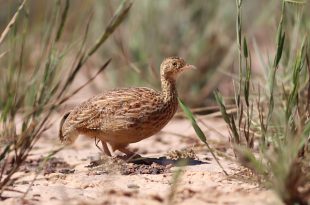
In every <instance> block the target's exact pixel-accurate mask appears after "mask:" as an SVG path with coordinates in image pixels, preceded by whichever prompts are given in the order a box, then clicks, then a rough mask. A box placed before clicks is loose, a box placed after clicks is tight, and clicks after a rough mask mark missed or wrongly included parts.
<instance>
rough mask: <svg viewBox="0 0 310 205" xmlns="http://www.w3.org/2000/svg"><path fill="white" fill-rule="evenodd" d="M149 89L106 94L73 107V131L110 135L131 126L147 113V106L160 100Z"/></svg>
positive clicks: (71, 118)
mask: <svg viewBox="0 0 310 205" xmlns="http://www.w3.org/2000/svg"><path fill="white" fill-rule="evenodd" d="M159 95H160V94H159V93H158V92H156V91H154V90H152V89H149V88H130V89H120V90H113V91H109V92H105V93H103V94H101V95H99V96H95V97H93V98H91V99H89V100H88V101H86V102H84V103H82V104H81V105H80V106H78V107H76V108H75V109H74V110H73V112H71V113H70V116H69V117H70V119H69V120H70V121H71V123H70V124H74V127H75V128H83V129H91V130H100V131H103V132H105V131H106V132H113V131H118V130H123V129H126V128H128V127H131V126H132V125H134V124H135V123H137V122H138V121H139V119H140V117H141V116H144V115H146V114H147V112H149V111H150V109H149V107H148V106H146V105H147V104H150V103H152V102H153V101H157V102H158V100H160V98H159Z"/></svg>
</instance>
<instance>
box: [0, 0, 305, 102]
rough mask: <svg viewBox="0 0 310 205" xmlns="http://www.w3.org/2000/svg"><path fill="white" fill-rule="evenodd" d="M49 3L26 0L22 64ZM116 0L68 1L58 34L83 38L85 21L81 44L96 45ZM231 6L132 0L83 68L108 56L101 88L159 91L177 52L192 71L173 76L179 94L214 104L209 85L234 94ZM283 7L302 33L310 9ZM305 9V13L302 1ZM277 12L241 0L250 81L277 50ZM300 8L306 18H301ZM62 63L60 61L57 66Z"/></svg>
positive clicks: (0, 15) (267, 3)
mask: <svg viewBox="0 0 310 205" xmlns="http://www.w3.org/2000/svg"><path fill="white" fill-rule="evenodd" d="M55 2H57V1H56V0H55V1H47V0H45V1H44V0H29V1H28V3H27V7H26V8H27V10H28V11H29V12H28V15H29V25H30V33H31V35H29V36H30V38H28V40H27V42H26V45H25V47H26V50H27V53H26V55H25V56H26V57H25V58H26V59H25V61H26V62H27V65H28V67H29V69H34V67H35V65H34V64H35V62H36V61H35V60H34V59H35V58H36V56H37V55H38V53H39V52H40V51H39V49H36V48H37V47H36V42H37V39H38V38H42V28H44V26H45V24H46V21H49V20H50V19H49V16H50V15H51V12H53V11H52V9H51V8H52V7H53V5H54V4H55ZM120 2H121V1H116V0H105V1H101V0H74V1H70V9H69V13H68V20H67V22H66V25H65V35H64V36H63V37H62V39H61V41H62V43H63V44H64V46H66V45H67V44H68V43H67V42H70V43H72V42H73V43H74V42H75V41H81V32H83V30H85V25H86V23H87V22H88V21H89V19H90V18H91V21H90V35H89V37H88V39H87V41H89V42H94V41H95V39H96V38H97V37H98V36H99V34H100V33H101V32H102V30H104V28H105V26H106V25H107V23H108V21H109V19H110V18H111V17H112V15H113V12H114V11H115V10H116V9H117V6H118V5H119V3H120ZM61 3H63V2H61ZM18 4H19V1H14V0H10V1H7V0H1V1H0V5H1V6H0V30H1V31H2V30H3V29H4V27H5V26H6V24H7V23H8V21H9V20H10V18H11V17H12V15H13V14H14V12H15V11H16V9H17V7H18ZM235 7H236V6H235V1H234V0H194V1H188V0H177V1H176V0H174V1H172V0H135V1H134V4H133V7H132V9H131V10H130V13H129V16H128V17H127V18H126V20H125V21H124V22H123V23H122V24H121V26H120V27H119V28H117V30H116V32H114V34H113V37H112V38H109V39H108V41H107V43H105V44H104V45H103V46H102V47H101V48H100V52H98V53H97V54H96V56H95V57H94V58H91V59H90V62H88V63H87V65H86V68H84V69H85V70H86V73H87V72H91V71H92V70H96V69H98V67H100V65H101V64H102V63H103V62H104V60H106V59H108V58H110V57H112V59H113V60H112V63H111V65H110V66H109V68H108V69H107V70H106V71H105V72H104V73H103V74H101V75H100V76H99V78H101V79H102V83H103V84H105V88H106V87H109V88H114V87H127V86H150V87H154V88H157V89H159V88H160V81H159V65H160V63H161V62H162V60H163V59H164V58H166V57H169V56H180V57H182V58H184V59H185V60H186V61H187V62H188V63H191V64H194V65H196V66H197V68H198V70H197V71H195V72H190V73H187V74H185V75H183V76H182V77H181V79H180V80H179V82H178V90H179V95H180V97H181V98H182V99H184V100H185V102H186V103H187V104H189V105H190V106H191V107H198V106H208V105H212V104H214V100H213V94H212V92H213V90H214V89H216V88H219V90H220V91H221V92H222V93H223V94H224V95H226V96H232V95H233V94H232V93H233V86H232V80H234V79H237V78H238V77H237V75H236V73H237V71H238V61H237V59H238V57H237V55H238V51H237V46H236V26H235V18H236V8H235ZM294 7H296V8H294ZM289 9H290V10H296V9H297V10H298V12H295V11H294V12H291V14H290V12H287V15H288V18H287V21H288V22H287V23H286V28H285V29H287V30H289V29H294V28H295V27H296V26H295V23H294V22H295V20H294V19H296V18H300V17H301V18H303V20H302V21H301V22H302V23H301V25H299V31H300V30H304V31H305V32H308V31H309V27H310V22H309V19H310V12H305V11H303V10H302V9H301V8H300V7H298V8H297V6H292V8H289ZM303 9H304V10H308V11H309V10H310V5H309V3H308V2H307V3H306V6H305V7H304V8H303ZM299 10H300V11H299ZM280 13H281V1H279V0H256V1H255V0H247V1H244V3H243V8H242V16H243V19H242V26H243V28H242V29H243V32H244V33H245V35H246V36H247V38H248V39H247V40H248V44H249V47H250V48H251V49H252V50H253V49H254V51H255V52H252V68H253V72H254V73H255V74H256V75H254V80H255V78H257V79H258V80H259V78H261V77H262V78H264V77H266V75H265V74H266V72H265V71H264V65H265V64H269V61H272V60H270V59H269V56H272V55H271V54H273V53H274V52H275V51H274V48H275V45H274V42H275V36H276V35H275V34H276V28H277V25H278V21H279V18H280ZM296 13H297V14H296ZM302 13H303V14H304V15H302V16H301V14H302ZM296 15H300V16H296ZM43 30H44V29H43ZM291 33H293V34H294V32H291ZM72 36H73V37H72ZM74 36H76V38H74ZM72 38H73V39H72ZM1 52H4V50H1ZM68 58H69V57H68ZM284 58H285V56H284ZM284 62H285V60H284ZM65 67H66V66H65V65H63V69H66V68H65ZM92 88H93V89H95V92H100V91H102V90H103V88H102V87H101V86H98V85H96V86H93V87H92Z"/></svg>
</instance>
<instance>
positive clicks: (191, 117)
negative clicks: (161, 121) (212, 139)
mask: <svg viewBox="0 0 310 205" xmlns="http://www.w3.org/2000/svg"><path fill="white" fill-rule="evenodd" d="M178 101H179V105H180V107H181V109H182V110H183V112H184V113H185V115H186V117H187V118H188V119H189V120H190V121H191V123H192V126H193V128H194V130H195V132H196V134H197V136H198V137H199V139H200V140H201V141H202V142H203V143H204V144H205V145H206V146H207V147H208V149H209V151H210V153H211V154H212V156H213V158H214V159H215V161H216V163H217V164H218V165H219V166H220V168H221V169H222V170H223V172H224V173H225V174H226V175H228V174H227V172H226V171H225V169H224V167H223V166H222V165H221V163H220V162H219V160H218V159H217V157H216V156H215V154H214V152H213V150H212V148H211V147H210V145H209V143H208V142H207V139H206V136H205V134H204V133H203V131H202V130H201V129H200V127H199V125H198V124H197V122H196V120H195V117H194V115H193V113H192V112H191V111H190V109H189V108H188V107H187V106H186V105H185V104H184V103H183V102H182V100H180V99H179V98H178Z"/></svg>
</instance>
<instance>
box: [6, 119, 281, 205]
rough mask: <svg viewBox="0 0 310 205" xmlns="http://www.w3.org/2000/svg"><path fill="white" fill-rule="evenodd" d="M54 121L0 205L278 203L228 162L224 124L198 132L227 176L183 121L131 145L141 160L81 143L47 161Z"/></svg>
mask: <svg viewBox="0 0 310 205" xmlns="http://www.w3.org/2000/svg"><path fill="white" fill-rule="evenodd" d="M54 118H55V121H56V122H55V123H54V124H55V125H54V127H53V128H52V129H50V130H48V131H47V132H46V133H45V135H44V137H42V139H41V140H40V141H39V142H38V143H37V145H36V146H35V148H34V150H33V151H32V153H31V155H30V157H29V159H28V160H27V161H26V162H25V164H24V165H23V166H22V167H21V169H20V172H18V173H17V174H16V176H17V177H19V179H18V180H17V182H16V183H15V185H14V186H13V187H11V188H12V190H15V191H7V192H5V193H4V197H5V198H6V200H4V201H2V202H0V203H1V204H12V205H13V204H133V205H136V204H154V205H155V204H164V203H167V204H169V203H170V204H195V205H200V204H227V205H228V204H244V205H248V204H251V205H258V204H261V205H263V204H264V205H266V204H270V205H276V204H282V203H281V202H280V200H279V199H278V198H277V196H276V195H275V193H273V192H272V191H270V190H267V189H265V188H264V187H262V186H260V185H259V184H258V183H257V180H256V177H255V175H254V174H253V173H251V172H250V171H249V170H247V169H246V168H244V167H242V166H240V165H239V164H238V163H237V162H236V161H235V160H234V155H233V152H232V150H231V148H230V145H229V140H228V132H227V129H226V125H225V123H224V122H223V121H222V120H220V119H212V120H208V119H205V120H203V121H204V123H206V124H208V126H211V127H212V128H213V132H212V131H209V130H208V129H206V128H205V127H204V126H203V124H201V127H202V128H203V130H204V131H205V133H206V136H207V138H208V141H209V143H210V144H211V146H212V147H213V148H214V149H215V151H216V152H217V153H218V154H217V156H218V158H219V160H220V162H221V164H222V165H223V167H224V169H225V170H226V172H228V176H226V175H225V174H224V173H223V171H222V170H221V168H219V166H218V165H217V164H216V162H215V160H214V159H213V157H212V155H211V154H210V153H209V151H208V149H207V147H205V146H204V145H203V144H202V143H200V141H199V139H198V138H197V137H196V136H195V134H194V130H193V129H192V127H191V125H190V123H189V122H188V121H187V120H181V119H174V120H172V121H171V122H170V123H169V124H168V125H167V126H166V127H165V128H164V129H163V131H162V132H160V133H158V134H157V135H155V136H152V137H150V138H148V139H146V140H143V141H141V142H138V143H135V144H131V145H130V147H131V149H132V150H135V151H136V152H137V153H138V154H140V155H142V156H143V158H142V159H135V160H133V161H130V162H129V161H125V160H122V159H121V158H122V157H120V156H121V153H115V154H116V155H119V156H114V157H113V158H110V157H105V156H104V155H103V154H102V152H101V151H100V150H99V149H98V148H97V147H96V146H95V143H94V141H92V140H91V139H88V138H86V137H83V136H81V137H79V139H78V140H77V141H76V142H75V143H74V144H73V145H70V146H67V147H64V148H63V149H62V150H61V151H59V152H58V153H57V154H55V155H54V156H52V157H51V158H50V159H49V160H47V161H46V156H47V155H48V154H49V153H50V151H51V150H56V149H58V148H59V147H61V146H62V145H61V144H60V143H59V141H58V139H57V133H58V132H57V129H58V125H57V124H58V121H59V119H60V118H61V117H60V115H59V116H55V117H54ZM214 130H216V132H214ZM217 131H218V132H217ZM34 177H36V180H33V179H34ZM29 186H30V188H29ZM25 192H27V193H26V195H25ZM24 195H25V196H24ZM21 196H23V197H22V198H21Z"/></svg>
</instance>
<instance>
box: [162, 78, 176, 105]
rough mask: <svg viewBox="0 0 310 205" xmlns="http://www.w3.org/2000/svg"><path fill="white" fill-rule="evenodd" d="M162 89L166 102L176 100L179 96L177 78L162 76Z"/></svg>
mask: <svg viewBox="0 0 310 205" xmlns="http://www.w3.org/2000/svg"><path fill="white" fill-rule="evenodd" d="M161 90H162V96H163V99H164V102H171V101H176V100H177V97H178V93H177V89H176V82H175V79H167V78H165V77H164V76H162V77H161Z"/></svg>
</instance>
